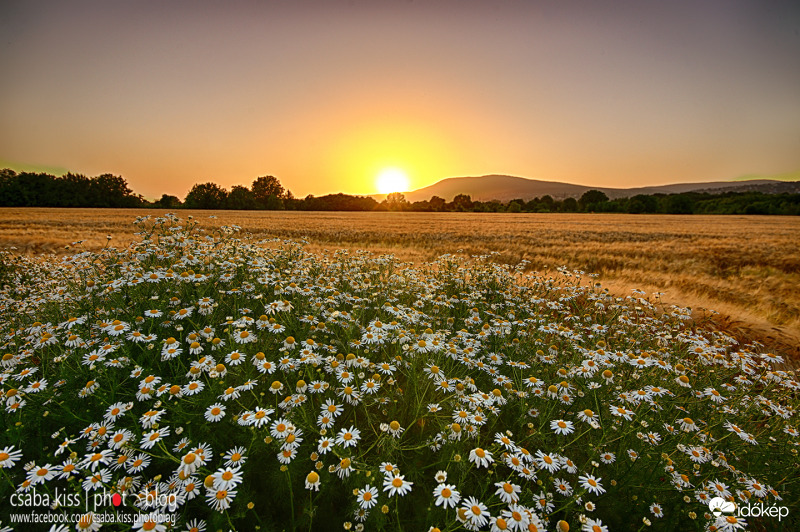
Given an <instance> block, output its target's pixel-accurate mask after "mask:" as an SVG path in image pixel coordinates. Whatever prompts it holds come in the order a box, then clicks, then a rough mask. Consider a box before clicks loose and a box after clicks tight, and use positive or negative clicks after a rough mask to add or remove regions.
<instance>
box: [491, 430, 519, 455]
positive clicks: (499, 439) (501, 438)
mask: <svg viewBox="0 0 800 532" xmlns="http://www.w3.org/2000/svg"><path fill="white" fill-rule="evenodd" d="M494 441H495V443H498V444H500V445H501V446H502V447H503V448H505V449H506V450H507V451H510V452H512V453H516V452H517V451H518V450H519V447H517V445H516V444H515V443H514V442H513V441H512V440H511V438H509V437H508V436H506V435H505V434H503V433H502V432H498V433H496V434H495V435H494Z"/></svg>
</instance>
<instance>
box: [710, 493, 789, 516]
mask: <svg viewBox="0 0 800 532" xmlns="http://www.w3.org/2000/svg"><path fill="white" fill-rule="evenodd" d="M708 509H709V510H711V513H712V514H714V517H722V515H734V513H735V514H736V517H777V518H778V521H780V520H781V519H783V518H784V517H786V516H788V515H789V508H787V507H786V506H777V505H774V504H773V505H769V506H768V505H765V504H764V503H761V502H758V503H755V504H743V505H741V506H737V505H736V504H735V503H733V502H732V501H726V500H725V499H723V498H722V497H714V498H713V499H711V500H710V501H708Z"/></svg>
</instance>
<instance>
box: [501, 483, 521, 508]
mask: <svg viewBox="0 0 800 532" xmlns="http://www.w3.org/2000/svg"><path fill="white" fill-rule="evenodd" d="M494 485H495V486H496V487H497V490H496V491H495V492H494V494H495V495H497V496H498V497H500V500H501V501H503V502H504V503H506V504H512V503H516V502H517V501H519V493H520V491H522V488H521V487H520V486H518V485H517V484H512V483H511V482H495V484H494Z"/></svg>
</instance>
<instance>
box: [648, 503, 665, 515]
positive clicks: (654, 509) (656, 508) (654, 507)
mask: <svg viewBox="0 0 800 532" xmlns="http://www.w3.org/2000/svg"><path fill="white" fill-rule="evenodd" d="M650 513H652V514H653V515H654V516H655V517H664V510H663V509H662V508H661V505H660V504H658V503H655V502H654V503H653V504H651V505H650Z"/></svg>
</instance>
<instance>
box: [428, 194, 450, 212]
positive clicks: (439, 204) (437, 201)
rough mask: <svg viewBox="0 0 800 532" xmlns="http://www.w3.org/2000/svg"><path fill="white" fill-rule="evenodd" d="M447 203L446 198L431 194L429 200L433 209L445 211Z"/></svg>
mask: <svg viewBox="0 0 800 532" xmlns="http://www.w3.org/2000/svg"><path fill="white" fill-rule="evenodd" d="M445 203H447V202H446V201H445V200H444V198H440V197H439V196H431V199H430V201H428V204H429V205H430V209H431V210H432V211H443V210H444V205H445Z"/></svg>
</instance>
